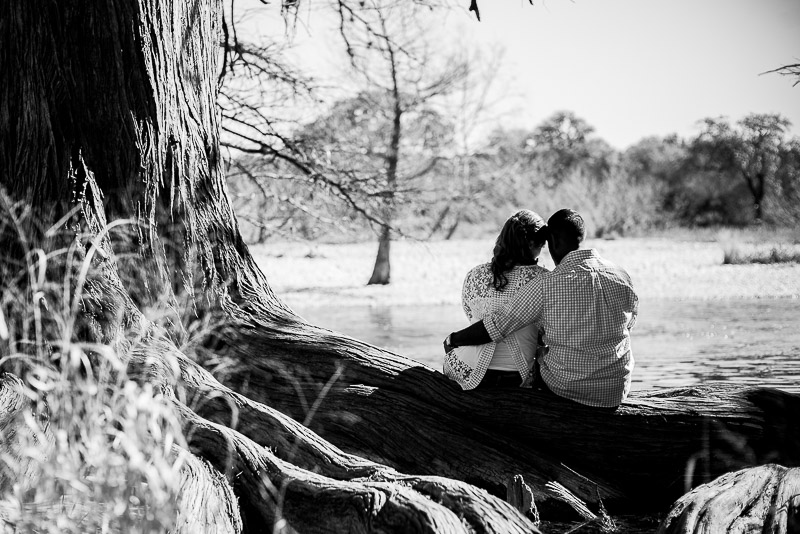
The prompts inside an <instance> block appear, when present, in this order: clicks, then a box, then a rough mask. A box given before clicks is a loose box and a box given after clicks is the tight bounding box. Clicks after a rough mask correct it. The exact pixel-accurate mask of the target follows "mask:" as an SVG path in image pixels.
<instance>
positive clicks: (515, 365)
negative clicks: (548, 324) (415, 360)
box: [444, 263, 547, 389]
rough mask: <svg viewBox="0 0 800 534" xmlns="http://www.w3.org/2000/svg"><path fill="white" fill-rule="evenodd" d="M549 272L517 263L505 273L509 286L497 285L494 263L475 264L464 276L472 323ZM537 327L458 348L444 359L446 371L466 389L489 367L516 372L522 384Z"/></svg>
mask: <svg viewBox="0 0 800 534" xmlns="http://www.w3.org/2000/svg"><path fill="white" fill-rule="evenodd" d="M544 272H547V269H545V268H543V267H539V266H538V265H517V266H515V267H512V268H511V269H509V270H508V271H506V272H505V273H504V275H505V278H506V281H507V283H506V285H505V286H504V287H503V288H502V289H500V290H498V289H496V288H495V283H494V274H493V273H492V269H491V264H490V263H484V264H481V265H478V266H477V267H474V268H473V269H472V270H471V271H470V272H469V273H468V274H467V276H466V278H465V279H464V285H463V289H462V292H461V304H462V306H463V308H464V313H465V314H466V316H467V319H469V321H470V323H475V322H477V321H480V320H481V319H483V317H484V316H485V315H486V314H488V313H489V312H491V311H494V310H496V309H497V308H500V307H502V306H503V305H504V304H505V303H506V302H508V301H510V300H511V299H512V298H513V297H514V294H515V293H516V292H517V291H518V290H519V289H520V288H522V287H523V286H524V285H525V284H527V283H528V282H530V281H531V280H532V279H533V278H534V277H536V276H539V275H540V274H541V273H544ZM537 340H538V328H537V327H536V326H535V325H528V326H526V327H524V328H521V329H519V330H517V331H516V332H514V333H513V334H511V335H509V336H508V337H506V338H505V339H503V340H502V341H499V342H497V343H487V344H486V345H479V346H476V347H459V348H458V349H456V350H454V351H452V353H451V354H449V355H448V356H447V357H446V358H445V366H444V371H445V374H446V375H448V376H449V377H450V378H451V379H453V380H455V381H456V382H458V383H459V384H461V387H462V388H464V389H472V388H474V387H476V386H477V385H478V384H479V383H480V381H481V379H482V378H483V376H484V374H485V373H486V370H487V369H492V370H500V371H517V372H519V374H520V383H521V382H522V381H523V380H524V379H526V378H527V376H528V374H529V373H530V367H531V365H532V363H533V358H534V357H535V354H536V346H537Z"/></svg>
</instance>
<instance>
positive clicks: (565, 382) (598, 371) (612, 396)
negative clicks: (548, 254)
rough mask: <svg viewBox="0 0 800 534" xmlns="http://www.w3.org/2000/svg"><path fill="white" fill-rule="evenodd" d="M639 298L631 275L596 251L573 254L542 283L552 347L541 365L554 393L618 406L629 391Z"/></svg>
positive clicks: (544, 323)
mask: <svg viewBox="0 0 800 534" xmlns="http://www.w3.org/2000/svg"><path fill="white" fill-rule="evenodd" d="M637 307H638V297H637V296H636V293H635V292H634V290H633V285H632V284H631V279H630V276H628V273H626V272H625V271H624V270H623V269H621V268H620V267H618V266H616V265H614V264H613V263H611V262H609V261H606V260H604V259H603V258H601V257H600V256H599V255H598V254H597V252H596V251H594V250H591V249H590V250H576V251H573V252H570V253H569V254H568V255H567V256H566V257H564V259H563V260H562V261H561V263H559V265H558V266H557V267H556V268H555V269H554V270H553V271H552V272H550V273H546V274H545V275H544V276H543V277H542V279H541V315H540V317H538V318H537V319H538V320H537V321H536V322H537V323H538V324H539V326H540V327H542V328H544V331H545V336H544V340H545V343H546V344H547V345H548V346H549V347H550V350H549V352H548V354H547V355H546V356H544V357H543V358H541V360H540V362H539V365H540V371H541V375H542V378H543V379H544V381H545V383H546V384H547V386H548V387H549V388H550V389H551V390H552V391H553V392H554V393H556V394H558V395H560V396H562V397H566V398H568V399H571V400H575V401H577V402H581V403H583V404H588V405H591V406H616V405H618V404H619V403H620V402H621V401H622V400H623V399H624V398H625V397H627V395H628V392H629V391H630V380H631V371H632V370H633V366H634V360H633V354H632V352H631V344H630V329H631V328H632V327H633V324H634V322H635V320H636V313H637Z"/></svg>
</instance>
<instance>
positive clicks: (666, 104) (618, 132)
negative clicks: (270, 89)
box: [294, 0, 800, 149]
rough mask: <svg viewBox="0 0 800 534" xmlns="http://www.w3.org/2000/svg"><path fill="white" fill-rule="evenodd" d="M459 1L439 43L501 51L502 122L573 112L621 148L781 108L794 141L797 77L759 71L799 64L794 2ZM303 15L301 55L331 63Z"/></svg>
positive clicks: (798, 125)
mask: <svg viewBox="0 0 800 534" xmlns="http://www.w3.org/2000/svg"><path fill="white" fill-rule="evenodd" d="M307 1H308V2H313V0H307ZM460 4H463V6H462V7H457V8H456V9H455V10H454V11H453V12H451V13H449V14H447V15H446V16H442V23H441V26H442V34H443V36H444V39H445V40H446V39H447V38H448V36H452V38H453V40H454V41H457V40H459V39H462V40H463V39H467V40H470V41H473V42H474V43H476V44H478V45H479V46H487V47H488V46H498V45H499V46H501V47H502V48H504V49H505V55H504V60H503V64H502V70H501V74H499V76H501V78H502V83H500V84H497V87H498V88H499V89H498V91H500V92H499V93H498V94H497V95H495V97H496V98H497V99H499V100H500V101H501V102H502V103H501V107H504V108H505V109H506V111H509V110H511V111H512V113H507V114H505V115H504V118H503V121H502V125H503V126H506V127H512V126H513V127H522V128H529V129H531V128H534V127H535V126H537V125H538V124H540V123H541V122H542V121H543V120H545V119H546V118H547V117H549V116H550V115H552V114H553V113H555V112H556V111H559V110H569V111H573V112H575V113H576V115H577V116H578V117H581V118H583V119H584V120H586V121H587V122H588V123H589V124H590V125H591V126H593V127H594V128H595V133H596V134H597V135H598V136H599V137H601V138H603V139H605V140H606V141H607V142H608V143H610V144H611V145H612V146H614V147H615V148H617V149H624V148H626V147H628V146H630V145H631V144H634V143H636V142H637V141H639V140H640V139H642V138H644V137H647V136H652V135H657V136H664V135H669V134H672V133H676V134H678V135H680V136H681V137H686V138H689V137H691V136H693V135H696V134H697V133H698V132H699V126H698V121H700V120H702V119H703V118H705V117H719V116H726V117H728V118H729V119H730V120H731V121H737V120H739V119H741V118H743V117H744V116H745V115H747V114H749V113H779V114H781V115H783V116H784V117H786V118H788V119H789V120H790V121H791V122H792V127H791V130H790V134H791V135H794V136H798V137H800V84H798V85H797V86H793V85H792V84H793V80H792V79H791V78H789V77H785V76H780V75H778V74H762V73H764V72H766V71H768V70H770V69H774V68H777V67H780V66H782V65H785V64H791V63H800V0H668V1H660V0H659V1H657V0H547V1H542V0H533V5H530V4H529V2H528V0H483V1H481V0H479V2H478V5H479V7H480V11H481V21H480V22H478V21H477V20H475V17H474V15H473V14H472V13H468V12H467V9H466V8H467V7H468V5H469V1H468V0H460V1H459V3H458V4H457V5H460ZM433 16H437V15H433ZM301 22H302V24H301V25H300V26H299V27H298V29H297V31H296V34H295V37H294V43H295V46H297V47H298V50H300V53H301V56H300V57H305V58H307V60H308V62H309V63H316V64H317V65H323V64H326V63H328V64H330V62H331V61H332V59H331V58H332V56H331V55H330V50H329V45H328V44H325V41H324V39H323V38H322V36H323V35H324V33H325V32H324V31H323V27H324V26H325V25H324V22H323V21H321V20H320V21H315V19H314V13H313V12H312V11H311V10H309V12H308V13H306V14H303V13H301Z"/></svg>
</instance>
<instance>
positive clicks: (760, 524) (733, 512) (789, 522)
mask: <svg viewBox="0 0 800 534" xmlns="http://www.w3.org/2000/svg"><path fill="white" fill-rule="evenodd" d="M658 532H659V533H660V534H679V533H680V534H694V533H701V532H770V533H774V534H778V533H782V534H787V533H796V532H800V469H797V468H794V469H787V468H785V467H782V466H779V465H774V464H768V465H763V466H759V467H753V468H750V469H743V470H741V471H736V472H733V473H727V474H725V475H723V476H721V477H719V478H717V479H716V480H714V481H712V482H709V483H707V484H703V485H702V486H698V487H697V488H695V489H693V490H692V491H691V492H689V493H687V494H686V495H684V496H683V497H681V498H680V499H679V500H678V501H677V502H676V503H675V504H674V505H673V507H672V510H670V512H669V515H668V516H667V518H666V519H665V520H664V521H663V522H662V523H661V526H660V527H659V529H658Z"/></svg>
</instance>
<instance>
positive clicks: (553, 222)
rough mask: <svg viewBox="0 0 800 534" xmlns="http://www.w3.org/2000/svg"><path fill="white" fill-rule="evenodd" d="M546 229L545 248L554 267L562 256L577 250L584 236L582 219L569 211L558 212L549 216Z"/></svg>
mask: <svg viewBox="0 0 800 534" xmlns="http://www.w3.org/2000/svg"><path fill="white" fill-rule="evenodd" d="M547 228H548V229H549V237H548V238H547V247H548V248H549V249H550V256H552V257H553V261H554V262H556V265H558V264H559V263H561V260H563V259H564V256H566V255H567V254H569V253H570V252H572V251H573V250H578V249H579V248H580V246H581V243H582V242H583V238H584V237H585V236H586V228H585V226H584V224H583V217H581V216H580V215H579V214H578V212H577V211H575V210H571V209H566V208H565V209H563V210H558V211H557V212H555V213H554V214H553V215H551V216H550V219H549V220H548V221H547Z"/></svg>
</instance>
